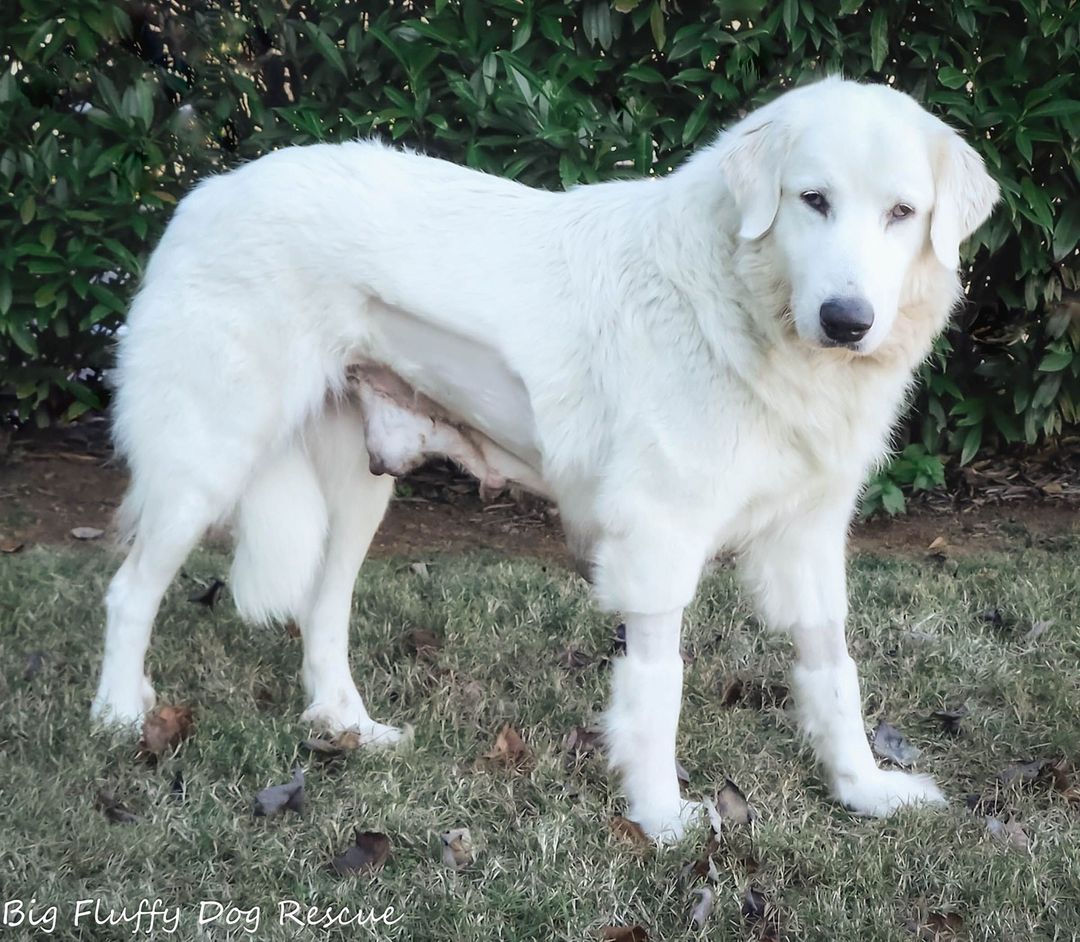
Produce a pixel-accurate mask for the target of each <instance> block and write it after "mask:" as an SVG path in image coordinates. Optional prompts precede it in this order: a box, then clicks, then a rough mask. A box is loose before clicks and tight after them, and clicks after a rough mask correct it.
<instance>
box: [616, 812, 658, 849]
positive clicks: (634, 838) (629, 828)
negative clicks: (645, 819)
mask: <svg viewBox="0 0 1080 942" xmlns="http://www.w3.org/2000/svg"><path fill="white" fill-rule="evenodd" d="M610 827H611V833H612V834H614V835H615V837H616V838H618V839H619V840H620V841H624V842H626V843H627V844H633V845H635V846H636V847H651V846H652V841H650V840H649V837H648V835H647V834H646V833H645V832H644V831H643V830H642V829H641V825H640V824H638V823H637V821H631V820H630V819H629V818H624V817H623V816H622V815H621V814H617V815H615V817H614V818H612V819H611V824H610Z"/></svg>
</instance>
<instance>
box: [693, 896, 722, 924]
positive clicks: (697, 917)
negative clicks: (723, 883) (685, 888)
mask: <svg viewBox="0 0 1080 942" xmlns="http://www.w3.org/2000/svg"><path fill="white" fill-rule="evenodd" d="M693 895H694V896H696V897H698V901H697V903H695V904H694V908H693V909H692V910H690V925H692V926H693V927H694V928H695V929H704V928H705V923H707V922H708V921H709V916H710V915H712V908H713V903H715V902H716V895H715V894H714V893H713V891H712V890H711V889H709V888H708V887H707V886H700V887H698V888H697V889H696V890H694V893H693Z"/></svg>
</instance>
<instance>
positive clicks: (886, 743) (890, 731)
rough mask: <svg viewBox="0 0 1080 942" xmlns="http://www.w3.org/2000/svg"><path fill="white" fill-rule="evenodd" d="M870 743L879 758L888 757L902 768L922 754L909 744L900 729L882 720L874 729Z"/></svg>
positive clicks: (909, 764)
mask: <svg viewBox="0 0 1080 942" xmlns="http://www.w3.org/2000/svg"><path fill="white" fill-rule="evenodd" d="M871 745H872V746H873V749H874V752H875V753H876V754H877V755H878V757H879V758H882V759H888V760H889V761H890V762H895V763H896V764H897V765H899V766H902V767H903V768H908V767H909V766H911V765H912V764H913V763H914V762H915V760H916V759H918V758H919V756H921V755H922V750H921V749H918V748H916V747H915V746H913V745H911V744H910V743H909V742H908V741H907V740H906V739H905V738H904V736H903V733H901V732H900V730H898V729H897V728H896V727H895V726H893V725H892V724H890V723H886V722H885V721H884V720H882V721H881V722H880V723H878V725H877V729H875V730H874V738H873V740H872V742H871Z"/></svg>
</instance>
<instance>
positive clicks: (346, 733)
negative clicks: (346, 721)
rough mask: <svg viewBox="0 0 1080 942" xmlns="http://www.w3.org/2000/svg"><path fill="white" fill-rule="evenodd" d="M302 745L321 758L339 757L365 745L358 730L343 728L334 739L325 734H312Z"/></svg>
mask: <svg viewBox="0 0 1080 942" xmlns="http://www.w3.org/2000/svg"><path fill="white" fill-rule="evenodd" d="M300 745H301V746H302V747H303V748H304V749H306V750H307V751H308V752H311V753H313V754H315V755H317V756H319V757H321V758H325V759H339V758H341V757H342V756H343V755H345V754H346V753H348V752H355V751H356V750H357V749H359V748H360V746H361V745H363V741H362V740H361V738H360V734H359V733H358V732H356V730H352V729H346V730H342V731H341V732H340V733H338V734H337V735H336V736H334V737H333V738H332V739H327V738H326V737H324V736H311V737H309V738H308V739H305V740H304V741H303V742H302V743H300Z"/></svg>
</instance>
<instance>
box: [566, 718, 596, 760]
mask: <svg viewBox="0 0 1080 942" xmlns="http://www.w3.org/2000/svg"><path fill="white" fill-rule="evenodd" d="M603 742H604V731H603V730H602V729H600V728H599V727H597V726H574V727H572V728H571V729H570V732H568V733H567V734H566V736H564V737H563V751H564V753H565V761H564V764H565V765H566V767H567V768H572V767H573V766H575V765H577V764H578V763H580V762H581V761H582V760H584V759H587V758H589V756H591V755H593V754H594V753H595V752H597V750H599V749H600V747H601V746H602V745H603Z"/></svg>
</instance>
